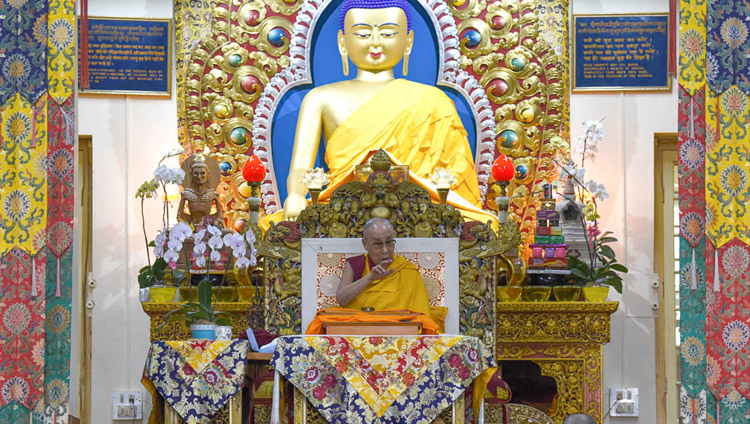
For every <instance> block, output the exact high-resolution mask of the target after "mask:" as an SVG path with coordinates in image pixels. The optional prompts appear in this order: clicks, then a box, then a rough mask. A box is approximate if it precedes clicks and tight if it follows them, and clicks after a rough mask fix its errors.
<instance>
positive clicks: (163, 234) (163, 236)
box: [154, 227, 168, 258]
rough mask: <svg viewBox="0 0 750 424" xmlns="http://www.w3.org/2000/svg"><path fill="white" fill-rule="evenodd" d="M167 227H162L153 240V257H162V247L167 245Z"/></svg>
mask: <svg viewBox="0 0 750 424" xmlns="http://www.w3.org/2000/svg"><path fill="white" fill-rule="evenodd" d="M167 232H168V229H167V227H164V228H163V229H162V230H161V231H159V233H158V234H156V238H154V256H155V257H157V258H160V257H162V256H164V246H165V245H166V243H167Z"/></svg>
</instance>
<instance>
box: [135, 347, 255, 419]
mask: <svg viewBox="0 0 750 424" xmlns="http://www.w3.org/2000/svg"><path fill="white" fill-rule="evenodd" d="M249 346H250V344H249V342H248V341H247V340H217V341H210V340H187V341H155V342H153V343H151V349H150V350H149V352H148V358H147V359H146V366H145V368H144V370H143V380H142V382H143V384H144V385H145V386H146V388H147V389H148V390H149V392H151V393H152V394H155V392H158V393H159V394H160V395H161V396H162V397H163V398H164V400H165V401H166V403H167V404H168V405H169V406H171V407H172V408H173V409H174V410H175V411H177V413H178V414H180V416H181V417H182V418H183V419H184V420H185V421H186V422H187V423H189V424H193V423H207V422H209V420H210V419H211V417H213V416H214V415H215V414H216V412H217V411H218V410H219V409H221V408H222V407H223V406H224V405H225V404H226V403H227V402H228V401H229V400H230V399H231V398H232V396H234V395H235V394H237V392H239V391H240V389H242V386H243V383H244V379H245V366H246V364H247V353H248V350H249Z"/></svg>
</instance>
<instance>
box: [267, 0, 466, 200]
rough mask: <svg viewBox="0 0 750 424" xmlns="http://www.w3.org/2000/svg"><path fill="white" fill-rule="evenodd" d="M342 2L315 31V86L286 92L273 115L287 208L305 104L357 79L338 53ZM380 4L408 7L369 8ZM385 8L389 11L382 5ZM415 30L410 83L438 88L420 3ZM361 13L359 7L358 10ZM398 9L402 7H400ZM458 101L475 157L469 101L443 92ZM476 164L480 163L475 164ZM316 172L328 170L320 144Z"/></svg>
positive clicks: (412, 5) (428, 25)
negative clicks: (315, 94) (327, 87)
mask: <svg viewBox="0 0 750 424" xmlns="http://www.w3.org/2000/svg"><path fill="white" fill-rule="evenodd" d="M364 1H366V0H356V1H354V2H352V3H355V4H356V3H362V2H364ZM343 3H344V2H343V1H342V0H333V1H332V2H331V3H330V4H329V5H328V6H327V7H326V9H325V10H323V12H321V15H320V17H319V19H318V22H317V24H316V25H315V28H314V32H313V34H312V37H311V43H310V45H311V46H312V48H311V49H310V52H311V53H310V54H311V58H310V60H311V64H312V66H311V75H312V80H313V85H306V86H302V87H297V88H295V89H292V90H289V91H287V92H286V93H285V94H284V96H283V97H282V99H281V100H280V101H279V103H278V105H277V107H276V111H275V113H274V119H273V125H272V137H273V141H272V145H273V165H274V170H275V175H276V183H277V185H278V193H279V197H280V199H281V201H282V202H283V201H284V200H285V199H286V196H287V188H286V180H287V177H288V175H289V165H290V163H291V158H292V150H293V148H294V135H295V131H296V128H297V118H298V113H299V108H300V105H301V104H302V99H303V98H304V97H305V95H306V94H307V93H308V92H309V91H310V90H311V89H312V88H313V86H319V85H324V84H329V83H332V82H336V81H342V80H345V79H353V78H354V77H355V76H356V69H357V68H356V67H355V66H354V64H352V63H351V61H350V64H349V67H350V71H349V76H348V77H345V76H344V73H343V70H342V69H341V56H340V54H339V51H338V45H337V36H338V31H339V29H340V27H341V9H342V6H343ZM368 3H373V4H379V6H378V7H393V6H394V5H393V4H391V3H407V1H406V0H401V1H400V2H399V1H398V0H388V1H373V2H368ZM382 4H385V5H382ZM408 5H409V9H410V13H409V14H408V16H409V18H410V25H411V29H412V30H413V31H414V46H413V48H412V52H411V55H410V58H409V74H408V75H407V76H406V77H405V78H406V79H409V80H411V81H416V82H419V83H422V84H427V85H435V84H436V83H437V77H438V60H439V54H438V47H437V46H438V42H437V38H436V37H437V34H435V28H434V27H433V24H432V21H431V19H430V16H429V15H428V14H427V13H428V12H427V11H425V10H424V7H423V6H422V5H421V4H419V3H418V2H416V1H409V2H408ZM355 7H356V6H355ZM396 7H399V6H396ZM394 76H395V77H396V78H404V75H403V64H402V63H399V64H398V65H396V67H395V68H394ZM440 89H441V90H443V91H444V92H445V93H446V94H447V95H448V97H450V98H451V100H453V103H454V104H455V105H456V110H457V111H458V115H459V117H460V118H461V122H462V123H463V125H464V128H466V132H467V133H468V138H469V144H470V146H471V150H472V152H475V151H476V127H475V122H474V115H473V112H472V109H471V107H470V106H469V104H468V103H467V101H466V99H465V98H464V97H463V96H462V95H460V94H458V93H457V92H455V91H454V90H452V89H449V88H446V87H442V86H441V87H440ZM475 159H476V158H475ZM315 166H316V167H325V144H324V142H323V140H322V139H321V143H320V147H319V149H318V156H317V159H316V161H315Z"/></svg>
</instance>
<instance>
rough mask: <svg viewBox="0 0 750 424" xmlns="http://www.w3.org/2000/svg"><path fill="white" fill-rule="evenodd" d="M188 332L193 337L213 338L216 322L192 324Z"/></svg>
mask: <svg viewBox="0 0 750 424" xmlns="http://www.w3.org/2000/svg"><path fill="white" fill-rule="evenodd" d="M190 332H191V334H192V337H193V338H194V339H206V340H215V337H216V324H192V325H191V326H190Z"/></svg>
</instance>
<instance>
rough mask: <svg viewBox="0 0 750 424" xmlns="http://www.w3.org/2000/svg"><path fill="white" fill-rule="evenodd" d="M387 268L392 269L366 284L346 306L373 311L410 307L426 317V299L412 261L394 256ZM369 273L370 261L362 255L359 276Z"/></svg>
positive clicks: (428, 305) (427, 299) (425, 290)
mask: <svg viewBox="0 0 750 424" xmlns="http://www.w3.org/2000/svg"><path fill="white" fill-rule="evenodd" d="M388 269H392V270H393V272H392V273H391V274H390V275H389V276H387V277H385V278H382V279H380V280H375V281H373V282H372V283H371V284H369V285H367V287H365V289H364V290H362V292H360V293H359V294H358V295H357V297H355V298H354V299H353V300H352V301H351V302H349V303H348V304H346V305H342V306H343V307H345V308H347V309H356V310H361V309H362V308H366V307H369V308H374V309H375V310H376V311H382V310H387V309H411V310H412V311H417V312H421V313H423V314H425V315H427V316H428V317H429V316H430V298H429V297H428V296H427V289H426V288H425V287H424V281H422V275H421V274H420V273H419V270H418V269H417V267H416V266H414V264H413V263H411V262H409V261H408V260H407V259H405V258H404V257H403V256H394V257H393V262H392V263H391V264H390V266H389V267H388ZM369 273H370V263H369V259H368V258H367V254H365V269H364V271H363V272H362V277H364V276H366V275H367V274H369Z"/></svg>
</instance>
